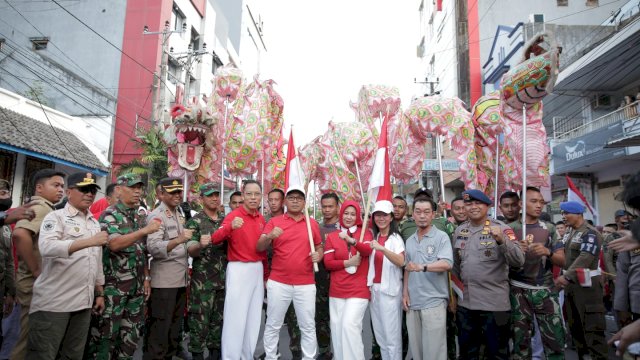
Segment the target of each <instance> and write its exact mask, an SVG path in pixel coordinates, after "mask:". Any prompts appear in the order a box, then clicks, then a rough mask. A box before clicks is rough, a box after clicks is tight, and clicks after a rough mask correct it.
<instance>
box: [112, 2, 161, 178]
mask: <svg viewBox="0 0 640 360" xmlns="http://www.w3.org/2000/svg"><path fill="white" fill-rule="evenodd" d="M172 5H173V0H136V1H127V12H126V15H125V16H126V17H125V25H124V36H123V41H122V51H123V52H124V53H125V54H127V55H128V56H126V55H124V54H123V55H122V56H121V60H120V80H119V91H118V103H117V107H116V115H117V118H116V123H115V124H116V125H115V126H116V131H115V133H114V141H113V167H114V168H115V167H117V166H118V165H121V164H124V163H127V162H129V161H131V160H132V159H134V158H137V157H139V155H140V152H141V151H140V149H138V148H137V147H136V142H135V139H136V138H135V123H136V115H139V116H141V117H140V118H139V119H138V126H140V125H142V126H144V127H148V126H149V122H148V121H147V120H144V119H143V118H146V119H149V120H151V110H152V104H153V96H152V94H150V91H151V87H152V85H153V74H152V73H153V72H154V71H157V72H159V65H160V59H161V50H162V49H161V42H162V35H143V28H144V26H145V25H147V26H149V31H161V30H162V29H163V27H164V23H165V21H167V20H169V21H170V20H171V7H172ZM130 57H131V58H133V59H135V61H134V60H132V59H131V58H130ZM136 62H137V63H136ZM143 66H144V68H143ZM145 68H146V69H145ZM147 69H148V70H147ZM161 86H163V85H162V84H161ZM124 99H126V100H124Z"/></svg>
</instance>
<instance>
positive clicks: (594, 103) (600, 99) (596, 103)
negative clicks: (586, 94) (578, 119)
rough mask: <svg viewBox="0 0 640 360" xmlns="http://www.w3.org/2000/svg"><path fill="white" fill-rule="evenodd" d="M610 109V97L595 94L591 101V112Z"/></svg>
mask: <svg viewBox="0 0 640 360" xmlns="http://www.w3.org/2000/svg"><path fill="white" fill-rule="evenodd" d="M609 107H611V96H610V95H607V94H595V95H594V96H593V100H591V108H592V109H593V110H597V109H603V108H609Z"/></svg>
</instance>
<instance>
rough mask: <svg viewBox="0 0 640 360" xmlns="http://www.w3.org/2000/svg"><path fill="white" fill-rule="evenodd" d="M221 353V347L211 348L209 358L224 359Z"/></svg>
mask: <svg viewBox="0 0 640 360" xmlns="http://www.w3.org/2000/svg"><path fill="white" fill-rule="evenodd" d="M221 355H222V354H221V353H220V349H214V348H209V357H208V359H209V360H220V359H222V356H221Z"/></svg>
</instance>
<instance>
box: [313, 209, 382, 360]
mask: <svg viewBox="0 0 640 360" xmlns="http://www.w3.org/2000/svg"><path fill="white" fill-rule="evenodd" d="M340 228H341V231H339V232H338V231H334V232H332V233H331V234H329V235H328V236H327V240H326V242H325V247H324V249H325V251H324V266H325V267H326V269H327V270H328V271H330V272H331V283H330V286H329V316H330V319H331V325H330V327H331V342H332V344H333V355H334V359H336V360H343V359H344V360H351V359H353V360H364V345H363V343H362V318H363V317H364V312H365V310H366V309H367V305H368V304H369V298H370V296H371V293H370V291H369V288H368V287H367V274H368V272H369V261H368V260H369V259H368V257H369V255H370V254H371V251H372V249H371V245H370V244H371V239H372V238H373V237H372V234H371V231H369V230H365V234H364V240H363V242H360V241H359V240H360V234H361V232H362V216H361V215H360V206H359V205H358V203H357V202H355V201H351V200H347V201H345V202H344V204H342V207H340Z"/></svg>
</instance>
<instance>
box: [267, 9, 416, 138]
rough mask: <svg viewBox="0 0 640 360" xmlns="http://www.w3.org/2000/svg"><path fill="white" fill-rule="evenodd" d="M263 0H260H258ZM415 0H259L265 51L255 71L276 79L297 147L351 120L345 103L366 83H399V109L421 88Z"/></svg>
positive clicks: (355, 95) (288, 124)
mask: <svg viewBox="0 0 640 360" xmlns="http://www.w3.org/2000/svg"><path fill="white" fill-rule="evenodd" d="M263 1H264V2H263ZM418 6H419V2H418V1H417V0H402V1H390V0H386V1H385V0H325V1H299V0H298V1H294V0H260V7H261V13H262V19H263V21H264V36H265V43H266V46H267V50H268V52H267V54H266V55H265V56H264V58H263V60H262V62H261V76H260V77H261V78H262V79H270V78H271V79H273V80H275V81H276V82H277V85H276V90H277V91H278V92H279V93H280V95H282V97H283V99H284V117H285V131H286V135H285V136H288V134H289V133H288V131H289V127H290V125H291V124H294V125H295V126H294V136H295V141H296V145H297V146H301V145H304V144H305V143H307V142H309V141H310V140H312V139H313V138H315V137H316V136H318V135H321V134H323V133H324V132H325V131H326V130H327V123H328V122H329V120H332V119H333V120H334V121H335V122H344V121H354V119H355V116H354V113H353V111H352V110H351V108H350V107H349V102H350V101H356V100H357V96H358V91H359V90H360V88H361V86H362V85H365V84H384V85H390V86H397V87H398V88H399V89H400V95H401V97H402V106H403V108H404V107H406V106H407V105H408V102H409V101H410V99H411V97H412V96H413V95H414V93H416V91H417V90H419V89H420V88H419V87H418V86H417V85H414V83H413V81H414V80H413V79H414V78H415V77H420V76H419V73H417V71H416V68H417V61H418V58H417V57H416V46H417V45H418V42H419V13H418Z"/></svg>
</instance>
